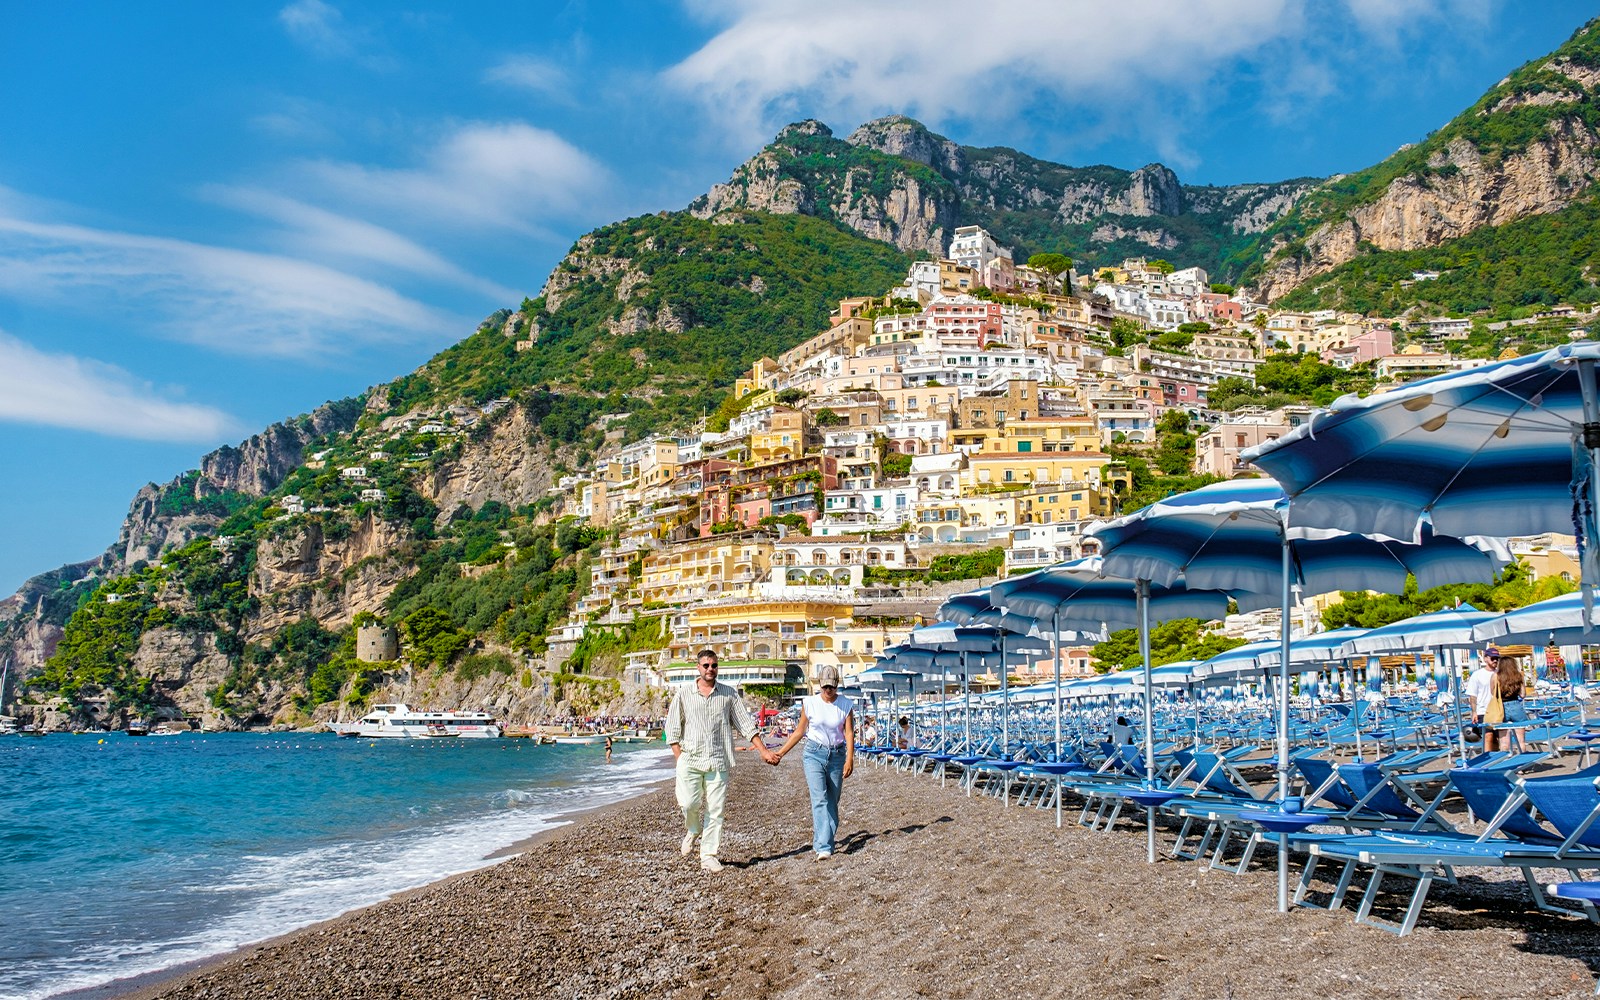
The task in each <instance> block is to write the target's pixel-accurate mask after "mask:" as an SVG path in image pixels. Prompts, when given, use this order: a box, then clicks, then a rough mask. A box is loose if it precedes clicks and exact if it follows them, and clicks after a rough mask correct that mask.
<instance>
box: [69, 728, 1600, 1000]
mask: <svg viewBox="0 0 1600 1000" xmlns="http://www.w3.org/2000/svg"><path fill="white" fill-rule="evenodd" d="M843 817H844V822H843V826H842V830H841V838H840V840H841V853H840V854H839V855H837V856H836V857H834V858H833V859H832V860H830V861H825V862H815V861H813V860H812V855H811V853H810V839H811V837H810V811H809V804H808V800H807V797H806V791H805V783H804V778H803V776H802V775H801V772H800V769H799V767H798V766H797V765H795V764H793V763H786V764H784V765H783V766H781V767H779V768H777V769H771V768H768V767H766V766H764V765H762V764H760V763H759V762H756V761H754V760H752V759H750V758H749V757H747V756H746V755H741V760H740V764H739V766H738V767H737V768H736V769H735V772H734V783H733V788H732V790H731V792H730V796H729V807H728V826H727V831H726V833H725V835H724V839H723V850H722V858H723V861H724V862H725V864H726V865H727V867H726V868H725V870H724V871H722V872H720V873H716V874H708V873H704V872H701V871H700V869H699V866H698V861H697V859H696V858H692V857H691V858H688V859H685V858H683V857H681V856H680V855H679V854H678V842H679V840H680V838H681V836H682V826H681V823H680V820H679V818H678V815H677V810H676V807H675V805H674V803H673V800H672V793H671V790H670V788H666V787H662V788H658V789H656V790H654V791H652V792H650V793H648V794H646V795H644V796H643V797H640V798H637V799H633V800H630V801H628V802H624V803H620V804H617V805H613V806H608V807H606V808H603V809H600V810H595V811H594V812H592V813H588V814H585V815H583V816H582V817H581V818H580V819H579V820H578V821H577V822H575V823H573V824H571V825H568V826H564V827H560V828H558V829H555V830H552V831H549V832H547V833H545V834H542V835H541V836H540V837H538V838H536V839H535V840H534V841H532V842H530V843H528V844H527V845H526V849H525V850H524V852H523V853H522V854H520V855H519V856H517V857H515V858H512V859H511V860H508V861H505V862H502V863H501V864H498V865H496V866H494V867H492V868H488V869H484V870H481V871H478V872H472V873H469V874H466V875H461V876H457V877H455V878H452V879H449V880H446V881H444V882H440V883H437V884H435V885H432V886H428V887H425V888H423V889H419V890H416V891H414V892H411V893H407V894H405V895H403V896H401V897H397V898H395V899H393V900H390V901H388V902H385V903H381V904H378V905H376V906H372V907H369V908H367V909H364V910H360V911H357V912H354V913H351V914H347V915H345V916H343V917H340V918H338V919H336V920H332V921H329V922H327V923H323V924H318V925H316V926H314V927H311V928H307V929H305V930H303V931H299V932H296V933H294V934H291V935H288V936H286V937H282V938H278V939H275V940H273V941H270V942H267V943H265V944H262V945H258V946H255V947H251V948H247V949H244V950H242V951H240V952H237V953H234V954H232V955H229V956H226V957H224V958H221V959H219V960H217V961H215V962H211V963H206V964H204V965H202V966H200V967H198V968H191V969H188V970H183V971H181V972H180V973H179V974H178V975H177V976H176V977H171V976H167V977H163V978H160V979H158V980H156V981H150V980H146V981H144V982H142V983H132V982H124V983H120V984H116V985H115V986H114V987H108V988H105V989H100V990H92V991H84V993H85V994H87V995H93V996H98V997H110V996H116V997H123V998H128V997H133V998H138V1000H151V998H157V997H162V998H167V997H170V998H217V1000H220V998H229V1000H233V998H240V997H262V998H267V997H306V998H312V997H316V998H322V997H340V996H352V997H407V998H409V997H418V998H422V997H428V998H437V997H441V996H451V997H496V998H499V997H530V998H532V997H564V998H565V997H585V998H587V997H606V998H622V997H674V998H676V997H684V998H709V997H729V998H735V997H737V998H752V997H755V998H766V997H786V998H817V1000H824V998H826V1000H837V998H839V997H841V996H846V995H848V996H872V997H923V996H926V997H973V998H1006V1000H1017V998H1027V997H1079V996H1082V997H1103V996H1106V995H1108V994H1110V995H1125V996H1151V997H1171V998H1174V1000H1177V998H1183V1000H1191V998H1195V997H1219V998H1220V997H1233V998H1245V997H1262V998H1266V997H1281V996H1285V995H1303V996H1312V997H1318V998H1324V997H1327V998H1333V997H1385V998H1387V997H1393V998H1397V1000H1398V998H1410V997H1424V998H1433V997H1438V998H1458V997H1508V996H1538V997H1550V996H1561V997H1565V996H1571V997H1579V996H1589V995H1591V994H1592V991H1593V989H1594V978H1593V971H1594V970H1596V969H1600V934H1597V933H1596V930H1597V929H1596V928H1595V926H1594V925H1593V924H1590V923H1588V922H1586V921H1577V920H1569V919H1562V918H1560V917H1555V916H1551V915H1547V914H1541V913H1538V912H1537V911H1534V910H1533V909H1532V907H1531V903H1530V902H1528V901H1527V900H1526V891H1525V889H1524V888H1523V887H1522V885H1521V882H1520V877H1517V876H1515V875H1510V876H1508V875H1507V873H1504V872H1497V871H1485V870H1474V871H1470V872H1469V871H1465V870H1463V871H1461V873H1460V874H1461V883H1462V884H1461V886H1460V887H1451V886H1448V885H1444V884H1435V886H1434V889H1433V891H1432V894H1431V895H1430V897H1429V905H1428V907H1427V909H1426V911H1425V912H1424V914H1423V917H1422V920H1421V923H1420V925H1419V927H1418V929H1417V930H1416V931H1415V932H1414V933H1413V934H1412V935H1410V936H1408V937H1405V938H1395V937H1393V936H1391V935H1389V934H1385V933H1383V932H1381V931H1378V930H1376V929H1374V928H1370V927H1362V926H1358V925H1355V924H1354V923H1353V922H1352V919H1351V918H1352V917H1353V915H1354V905H1355V904H1354V902H1353V901H1352V902H1350V903H1347V905H1346V908H1345V909H1344V910H1343V911H1342V912H1337V913H1331V914H1330V913H1325V912H1317V911H1312V910H1304V909H1300V910H1294V911H1292V912H1290V913H1289V914H1287V915H1284V914H1279V913H1278V912H1277V911H1276V908H1275V902H1276V868H1275V867H1274V865H1275V861H1274V857H1273V854H1272V852H1271V851H1270V850H1261V851H1260V852H1258V854H1259V861H1258V865H1257V867H1255V868H1254V869H1252V870H1251V871H1248V872H1246V873H1245V874H1243V875H1237V876H1236V875H1231V874H1227V873H1224V872H1216V871H1211V870H1210V869H1208V868H1207V867H1206V866H1205V865H1204V864H1201V863H1196V862H1180V861H1174V860H1170V859H1166V858H1164V857H1163V860H1161V861H1159V862H1158V863H1157V864H1155V865H1153V866H1152V865H1147V864H1146V863H1145V854H1144V850H1145V846H1144V837H1143V833H1142V825H1141V826H1140V827H1139V828H1138V829H1135V828H1133V827H1131V826H1129V825H1128V824H1126V823H1124V824H1123V825H1122V826H1120V827H1119V828H1118V829H1117V830H1115V831H1113V832H1111V833H1109V834H1096V833H1090V832H1088V831H1086V830H1084V829H1082V828H1080V827H1078V826H1077V825H1076V824H1075V822H1074V820H1075V813H1068V814H1067V816H1066V823H1065V825H1064V826H1063V828H1062V829H1060V830H1057V829H1056V827H1055V823H1054V817H1053V814H1052V813H1048V812H1042V811H1037V810H1033V809H1021V808H1018V807H1016V806H1012V807H1011V808H1004V807H1003V806H1002V805H1001V804H1000V802H999V801H998V800H995V799H991V798H985V797H982V796H979V797H974V798H967V797H965V796H963V795H962V794H960V793H959V792H958V791H957V790H956V789H955V786H954V784H953V783H952V784H950V785H948V786H946V787H945V788H943V789H941V788H940V787H939V782H938V780H937V779H933V778H929V777H927V776H914V775H909V774H903V773H899V772H895V771H892V770H884V769H881V768H879V767H878V766H876V765H865V766H863V767H862V768H861V769H860V770H859V771H858V772H857V774H856V775H855V776H854V777H852V778H851V779H850V780H849V781H848V782H847V784H846V790H845V799H844V803H843ZM1171 841H1172V832H1171V831H1170V830H1167V831H1162V836H1161V843H1162V844H1163V845H1170V844H1171ZM1565 877H1566V876H1552V879H1554V878H1565ZM1508 878H1512V879H1515V881H1508V880H1507V879H1508ZM80 995H83V994H80Z"/></svg>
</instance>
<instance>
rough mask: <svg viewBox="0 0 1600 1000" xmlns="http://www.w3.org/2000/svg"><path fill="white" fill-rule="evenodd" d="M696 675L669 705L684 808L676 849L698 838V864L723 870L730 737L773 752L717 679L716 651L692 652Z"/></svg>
mask: <svg viewBox="0 0 1600 1000" xmlns="http://www.w3.org/2000/svg"><path fill="white" fill-rule="evenodd" d="M696 659H697V660H698V661H699V666H698V674H697V676H696V677H695V682H694V686H693V687H689V688H680V689H679V690H678V692H677V694H675V695H673V696H672V707H671V708H670V709H668V710H667V743H668V745H670V746H671V747H672V756H673V759H674V760H676V761H677V765H678V781H677V796H678V807H679V808H680V809H682V810H683V825H684V827H685V828H686V830H687V831H688V832H686V833H685V834H684V835H683V844H682V846H681V848H680V850H681V851H682V853H683V856H684V857H688V856H689V855H690V854H691V853H692V852H693V851H694V841H695V838H696V837H699V838H700V867H701V868H703V869H705V870H706V871H708V872H716V871H721V870H722V862H721V861H718V860H717V850H718V849H719V848H720V847H721V846H722V809H723V806H724V805H725V804H726V802H727V798H728V773H729V771H731V770H732V769H733V737H734V732H735V731H737V732H738V734H739V738H741V739H747V740H749V741H750V749H752V750H755V751H756V752H757V753H759V754H761V759H762V760H764V761H766V762H767V763H769V764H772V763H776V762H777V756H776V755H775V754H774V753H773V752H772V751H771V750H768V749H767V745H766V744H765V743H763V742H762V740H761V733H760V731H759V730H757V729H756V724H755V720H753V719H752V718H750V710H749V709H747V708H745V706H744V699H742V698H740V697H739V693H738V692H737V691H735V690H734V689H733V688H731V687H729V686H728V685H726V684H719V683H717V654H716V653H714V652H712V651H711V650H709V649H702V650H701V651H700V655H699V656H698V657H696Z"/></svg>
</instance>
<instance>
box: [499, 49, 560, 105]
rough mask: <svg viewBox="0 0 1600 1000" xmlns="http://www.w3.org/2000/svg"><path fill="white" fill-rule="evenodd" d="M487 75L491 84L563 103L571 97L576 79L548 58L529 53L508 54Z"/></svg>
mask: <svg viewBox="0 0 1600 1000" xmlns="http://www.w3.org/2000/svg"><path fill="white" fill-rule="evenodd" d="M483 78H484V80H485V81H486V82H488V83H498V84H502V85H504V86H507V87H515V88H517V89H520V90H528V91H532V92H533V93H535V94H538V95H540V96H542V97H548V98H554V99H556V100H559V101H562V102H563V103H565V102H566V101H569V100H571V86H572V82H571V80H570V79H569V78H568V77H567V73H566V70H564V69H562V68H561V67H560V66H558V65H556V64H555V63H553V62H551V61H549V60H548V59H539V58H537V57H535V56H526V55H519V56H508V57H507V58H505V59H503V60H501V61H500V62H499V63H496V64H495V65H493V66H491V67H489V68H488V69H487V70H485V71H484V74H483Z"/></svg>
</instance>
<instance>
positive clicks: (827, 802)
mask: <svg viewBox="0 0 1600 1000" xmlns="http://www.w3.org/2000/svg"><path fill="white" fill-rule="evenodd" d="M817 690H818V692H819V693H818V694H814V695H810V696H808V697H807V698H805V699H804V700H803V701H801V702H800V721H798V722H796V723H795V727H794V732H793V733H791V734H789V739H788V741H787V742H785V743H784V744H783V746H782V747H780V748H779V749H778V752H777V754H776V755H774V758H773V759H772V760H770V761H768V763H771V764H777V763H778V761H780V760H782V759H783V755H784V754H786V753H788V752H789V751H790V750H793V749H794V747H795V744H797V743H799V742H801V741H802V740H804V741H805V749H804V750H802V751H801V757H800V761H801V764H802V765H803V766H804V768H805V773H806V787H807V788H808V789H810V791H811V851H812V856H813V857H815V858H816V859H817V860H818V861H826V860H828V859H829V858H831V857H833V851H834V837H835V836H836V835H837V834H838V832H839V793H840V792H842V791H843V790H844V779H846V778H848V777H850V772H851V771H853V770H855V766H856V747H855V723H854V720H853V717H852V715H851V711H852V710H853V709H854V708H855V704H854V703H853V702H852V701H851V700H850V699H849V698H846V697H844V696H843V695H841V694H839V670H838V668H837V667H833V666H824V667H820V668H818V670H817Z"/></svg>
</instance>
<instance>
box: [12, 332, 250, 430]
mask: <svg viewBox="0 0 1600 1000" xmlns="http://www.w3.org/2000/svg"><path fill="white" fill-rule="evenodd" d="M0 420H8V421H12V422H16V423H27V424H43V425H46V426H50V427H65V428H69V429H72V430H83V431H93V432H94V433H97V434H106V435H110V436H112V437H122V438H135V439H138V440H142V441H204V442H210V441H216V440H218V439H221V438H224V437H228V436H231V435H233V434H235V433H237V431H238V427H237V422H236V421H235V420H234V419H233V418H232V417H230V416H228V415H227V414H226V413H223V412H222V411H221V410H217V409H214V408H212V407H209V406H199V405H196V404H193V403H179V402H173V401H171V400H168V399H164V398H162V397H161V395H160V393H159V392H158V391H157V390H156V389H155V387H153V386H151V385H150V384H148V383H145V382H141V381H139V380H138V379H135V378H134V377H133V376H132V375H130V374H129V373H128V372H126V371H124V370H122V369H121V368H117V367H115V366H113V365H108V364H103V363H101V362H98V361H93V360H90V359H86V358H80V357H76V356H74V355H71V354H46V353H44V352H43V351H39V350H35V349H34V348H32V347H30V346H29V345H27V344H25V343H23V342H22V341H20V340H18V339H17V338H15V337H12V336H10V335H9V334H7V333H5V332H3V331H0Z"/></svg>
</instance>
